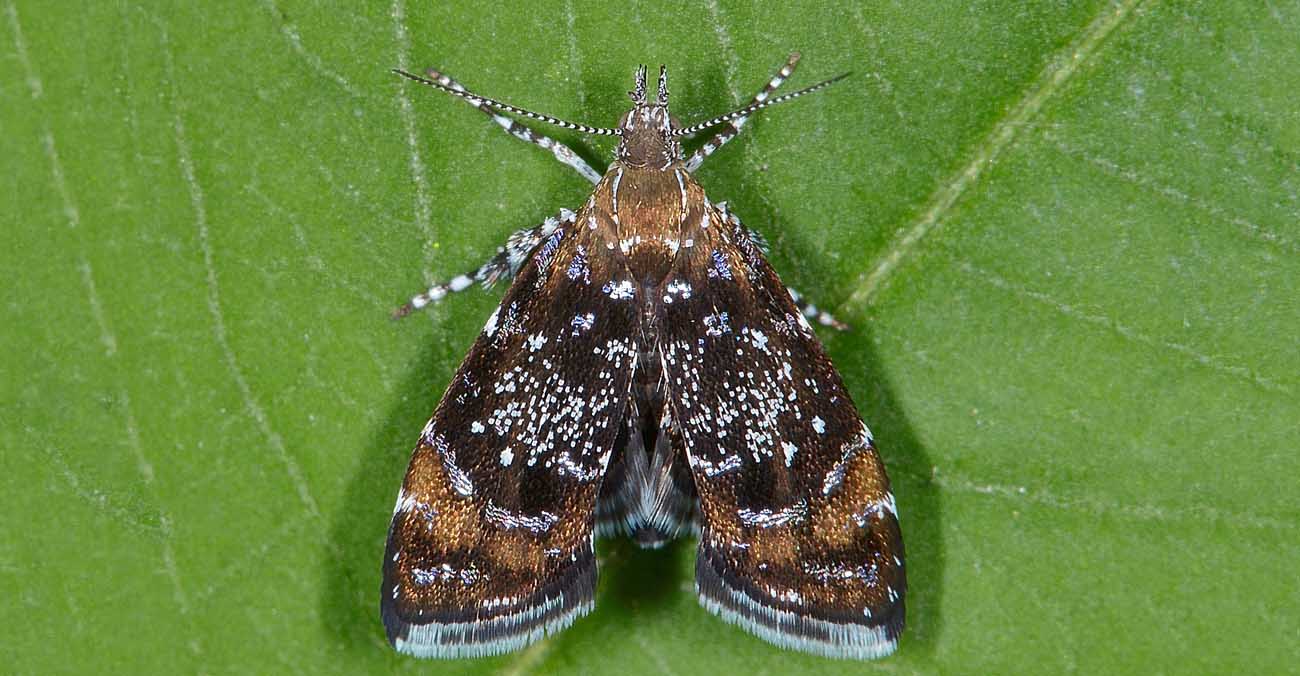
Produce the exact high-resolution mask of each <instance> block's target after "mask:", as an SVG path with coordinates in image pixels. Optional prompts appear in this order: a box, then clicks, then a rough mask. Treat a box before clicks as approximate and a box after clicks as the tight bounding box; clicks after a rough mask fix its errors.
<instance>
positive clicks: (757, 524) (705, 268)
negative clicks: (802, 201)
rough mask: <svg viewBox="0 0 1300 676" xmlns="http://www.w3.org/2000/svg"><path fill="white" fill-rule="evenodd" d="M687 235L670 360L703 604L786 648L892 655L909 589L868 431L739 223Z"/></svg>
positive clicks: (673, 281) (670, 292)
mask: <svg viewBox="0 0 1300 676" xmlns="http://www.w3.org/2000/svg"><path fill="white" fill-rule="evenodd" d="M689 237H690V238H691V242H692V245H693V246H692V247H691V248H685V247H683V249H682V250H681V253H680V254H679V256H678V259H677V263H676V266H675V268H674V272H673V274H672V275H671V276H670V277H669V278H668V279H667V280H666V281H665V284H664V287H663V289H662V298H661V301H662V303H661V305H660V307H659V312H660V313H661V314H660V316H661V321H660V325H661V326H662V327H663V328H662V331H663V333H662V336H661V340H660V344H659V351H660V354H661V359H662V362H663V365H664V369H665V378H666V381H667V383H668V388H669V391H668V396H667V398H668V401H669V405H670V407H671V411H672V415H673V418H674V420H675V422H676V426H677V429H678V431H679V432H680V434H681V435H682V437H683V439H684V442H685V444H684V445H685V449H686V454H687V457H688V459H689V462H690V467H691V470H692V473H693V475H694V477H695V484H696V489H697V490H698V492H699V495H700V501H701V510H702V528H701V530H702V533H701V540H700V550H699V555H698V559H697V563H696V585H697V589H698V592H699V595H700V599H701V602H702V603H703V604H704V605H705V606H706V607H707V608H709V609H710V610H712V611H713V612H715V613H718V614H720V615H721V616H722V617H724V618H725V619H727V620H729V621H731V622H734V623H736V624H739V625H741V626H742V627H744V628H745V629H747V630H749V631H751V632H753V633H755V634H757V635H758V636H760V637H762V638H764V639H767V640H768V641H771V642H773V643H776V644H778V645H781V646H784V647H788V648H794V649H798V650H804V651H809V652H815V653H819V654H823V655H828V656H833V657H853V658H870V657H878V656H881V655H885V654H888V653H890V652H892V651H893V650H894V648H895V647H896V645H897V639H898V636H899V633H900V632H901V631H902V628H903V619H904V603H903V595H904V592H905V590H906V586H907V582H906V577H905V575H904V570H903V541H902V535H901V533H900V531H899V527H898V519H897V514H896V511H895V506H894V497H893V495H892V493H891V492H890V488H889V480H888V478H887V477H886V476H885V468H884V466H883V465H882V464H881V461H880V458H879V456H878V455H877V454H876V451H875V448H874V447H873V444H872V438H871V433H870V431H869V430H868V429H867V427H866V425H865V424H863V422H862V418H861V417H860V416H859V415H858V412H857V409H856V408H855V407H854V405H853V402H852V400H851V399H850V398H849V394H848V392H846V391H845V389H844V384H843V382H842V381H841V380H840V377H839V375H838V374H837V373H836V372H835V369H834V367H832V365H831V362H830V360H829V359H828V358H827V356H826V353H825V351H824V350H823V348H822V346H821V344H820V343H819V342H818V340H817V337H816V336H815V335H814V334H813V331H812V328H811V327H810V326H809V325H808V323H807V321H806V320H804V318H803V316H802V315H801V314H800V312H799V311H798V309H797V308H796V307H795V305H794V303H793V302H792V300H791V298H790V295H789V292H788V291H787V290H786V288H785V286H784V285H783V284H782V283H781V281H780V279H779V278H778V277H777V275H776V273H775V272H774V271H773V270H772V268H771V266H769V265H768V263H767V261H766V260H765V259H764V258H763V255H762V253H761V251H760V250H759V248H758V246H757V244H756V242H755V240H754V239H753V238H752V237H751V236H750V235H749V233H748V231H747V230H746V229H745V228H744V227H743V226H742V225H741V224H740V222H739V220H737V219H735V217H734V216H731V215H729V214H727V213H726V212H725V211H724V210H722V209H719V208H717V207H714V208H713V215H712V217H711V218H710V219H708V221H707V227H704V226H703V225H701V227H697V228H695V229H694V231H693V232H692V233H690V234H689Z"/></svg>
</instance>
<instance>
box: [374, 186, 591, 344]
mask: <svg viewBox="0 0 1300 676" xmlns="http://www.w3.org/2000/svg"><path fill="white" fill-rule="evenodd" d="M574 218H575V216H574V213H573V212H572V211H569V210H568V209H560V213H559V215H558V216H551V217H549V218H547V219H546V220H545V221H542V222H541V223H540V224H538V225H535V226H533V227H531V228H527V229H524V230H517V231H515V232H514V233H513V234H511V235H510V237H509V238H508V239H506V243H505V244H504V245H503V246H499V247H497V252H496V254H495V255H493V256H492V258H489V259H488V260H487V261H486V262H485V263H483V264H482V265H480V266H478V268H477V269H475V270H473V271H472V272H466V273H464V274H461V275H456V276H455V277H452V278H451V279H450V280H448V281H446V282H438V283H436V284H434V285H432V286H430V287H429V289H428V290H427V291H425V292H424V293H420V294H416V295H415V296H414V297H412V298H411V300H409V301H407V302H406V304H404V305H402V307H399V308H397V309H396V310H394V311H393V319H401V318H402V317H405V316H406V315H409V314H411V313H412V312H414V311H416V310H419V309H420V308H423V307H425V306H427V305H430V304H432V303H436V302H438V301H440V300H442V299H443V298H445V297H446V296H447V294H449V293H454V292H456V291H464V290H465V289H468V288H469V287H471V286H473V285H475V284H479V285H481V286H483V287H484V288H487V287H489V286H492V285H493V284H495V283H496V282H497V281H498V280H502V279H504V280H506V281H509V280H511V279H514V276H515V274H516V273H518V272H519V268H520V267H522V266H523V264H524V261H526V260H528V255H529V254H530V253H532V252H533V249H536V248H537V245H538V244H541V243H542V240H544V239H546V238H547V237H550V236H551V234H552V233H554V232H555V229H556V228H558V227H559V226H560V224H561V223H565V224H568V223H573V219H574Z"/></svg>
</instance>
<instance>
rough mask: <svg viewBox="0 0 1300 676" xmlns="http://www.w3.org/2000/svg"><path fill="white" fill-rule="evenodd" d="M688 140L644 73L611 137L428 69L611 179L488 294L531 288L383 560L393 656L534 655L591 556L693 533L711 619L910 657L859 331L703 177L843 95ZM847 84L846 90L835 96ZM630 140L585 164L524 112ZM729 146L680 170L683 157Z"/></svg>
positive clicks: (577, 594)
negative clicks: (779, 263)
mask: <svg viewBox="0 0 1300 676" xmlns="http://www.w3.org/2000/svg"><path fill="white" fill-rule="evenodd" d="M798 58H799V55H798V54H793V55H791V57H790V59H789V60H788V61H787V63H786V64H785V66H784V67H783V68H782V69H781V70H780V71H779V72H778V73H777V75H776V76H775V77H773V78H772V80H771V81H770V82H769V83H768V85H767V87H765V88H764V89H763V90H762V91H760V92H759V93H758V94H757V95H755V97H754V98H753V100H752V101H751V103H750V104H749V105H747V106H745V107H744V108H741V109H739V110H737V111H734V112H731V113H727V114H725V115H721V116H718V117H715V118H712V119H709V120H707V121H705V122H701V123H698V124H694V125H687V126H683V125H681V124H679V123H678V121H677V120H676V118H674V117H673V116H672V115H671V114H670V112H669V109H668V88H667V75H666V71H665V70H664V69H663V68H661V69H660V75H659V87H658V92H657V95H656V96H655V97H654V98H653V100H651V99H650V98H649V97H648V95H647V91H646V72H645V67H644V66H642V67H641V68H640V69H639V70H638V72H637V77H636V86H635V88H634V89H633V91H631V92H630V95H631V97H632V103H633V106H632V109H631V110H630V111H628V112H627V113H626V114H625V115H624V116H623V117H622V119H621V120H619V123H618V126H617V127H612V128H599V127H589V126H586V125H580V124H574V123H570V122H565V121H563V120H559V119H556V118H552V117H549V116H545V115H539V114H537V113H532V112H529V111H526V110H523V109H520V108H516V107H514V106H511V105H509V104H506V103H502V102H499V101H494V100H491V99H487V98H484V97H482V96H479V95H477V94H473V93H471V92H469V91H467V90H466V89H465V88H464V87H462V86H461V85H460V84H458V83H456V82H455V81H454V80H452V79H451V78H449V77H447V76H446V75H444V74H442V73H438V72H436V71H430V72H429V77H428V78H423V77H419V76H416V75H413V74H410V73H406V72H402V71H396V72H398V73H399V74H400V75H402V76H404V77H407V78H409V79H411V80H414V81H416V82H419V83H421V84H425V85H428V86H430V87H433V88H435V89H439V90H442V91H444V92H447V93H449V94H453V95H455V96H458V97H460V98H462V99H464V100H466V101H468V102H469V103H471V104H472V105H474V106H475V107H477V108H479V109H480V110H481V111H483V112H485V113H487V114H488V115H490V116H492V118H493V119H494V120H495V121H496V122H497V123H498V124H500V125H501V127H502V128H503V129H505V130H506V131H507V132H509V133H510V134H512V135H514V136H516V137H519V138H521V139H523V140H526V141H529V142H531V143H534V144H536V145H538V146H541V147H542V148H544V149H547V150H549V151H551V152H552V153H553V154H554V155H555V156H556V158H557V159H559V160H561V161H562V162H564V163H565V164H567V165H569V166H571V167H573V168H574V169H575V170H577V171H578V172H579V173H581V174H582V175H583V176H586V177H588V178H589V179H592V180H593V182H595V184H596V185H595V189H594V190H593V192H592V193H591V195H590V197H588V199H587V200H586V202H585V203H584V204H582V205H581V206H580V207H579V208H578V209H577V210H575V211H571V210H568V209H562V210H561V211H560V212H559V214H558V215H556V216H554V217H551V218H548V219H546V220H545V221H544V222H543V223H542V224H540V225H538V226H536V227H534V228H531V229H528V230H524V231H520V232H517V233H515V234H514V235H512V236H511V238H510V240H509V241H508V242H507V244H506V245H505V246H503V247H502V248H501V249H499V250H498V252H497V255H496V256H495V257H494V258H493V259H492V260H490V261H488V262H487V263H485V264H484V265H483V266H481V267H480V268H479V269H478V270H476V271H475V272H473V273H469V274H465V275H461V276H458V277H456V278H454V279H452V280H451V281H450V282H447V283H446V284H438V285H435V286H433V287H432V288H430V289H429V290H428V291H427V292H425V293H422V294H420V295H418V296H416V297H415V298H413V299H412V300H411V301H410V302H409V303H407V305H405V306H403V307H402V308H401V309H399V310H398V312H397V313H396V314H397V315H399V316H400V315H405V314H407V313H409V312H410V311H412V310H413V309H416V308H419V307H423V306H425V305H428V304H429V303H431V302H434V301H437V300H440V299H441V298H442V297H444V296H445V295H447V293H449V292H452V291H460V290H462V289H465V288H468V287H470V286H472V285H473V284H474V283H475V282H479V283H483V284H490V283H492V282H495V281H496V280H498V279H513V282H512V283H511V285H510V288H509V290H508V291H507V292H506V294H505V297H504V299H503V300H502V302H501V305H500V307H498V308H497V310H496V311H495V312H494V313H493V314H492V316H491V317H490V318H489V319H488V321H487V324H486V326H485V327H484V329H483V332H482V333H481V334H480V335H479V337H478V339H477V340H476V341H475V343H474V345H473V347H472V348H471V349H470V352H469V355H468V356H467V357H466V358H465V361H464V363H462V364H461V366H460V368H459V369H458V370H457V372H456V375H455V377H454V378H453V379H452V382H451V384H450V385H449V386H448V387H447V391H446V393H445V394H444V395H443V398H442V401H441V402H440V403H439V404H438V407H437V409H436V410H435V411H434V413H433V417H432V418H431V419H430V420H429V423H428V424H427V425H426V426H425V428H424V430H423V432H422V433H421V434H420V439H419V441H418V443H417V445H416V447H415V451H414V454H413V455H412V458H411V463H410V467H409V469H408V470H407V473H406V479H405V481H404V482H403V483H402V487H401V490H400V492H399V493H398V498H397V505H396V508H395V510H394V514H393V521H392V525H391V527H390V529H389V535H388V545H387V551H386V553H385V556H384V580H383V587H382V590H381V592H382V593H381V599H382V602H381V614H382V617H383V621H384V626H385V627H386V629H387V633H388V637H389V640H390V641H391V642H392V643H393V645H394V646H395V647H396V648H397V649H398V650H399V651H401V652H405V653H410V654H413V655H418V656H423V657H465V656H478V655H489V654H495V653H501V652H506V651H510V650H515V649H518V648H520V647H522V646H524V645H527V644H528V643H531V642H533V641H536V640H537V639H539V638H541V637H542V636H544V635H547V634H550V633H554V632H556V631H559V630H561V629H563V628H564V627H566V626H568V625H569V624H570V623H572V622H573V621H574V620H575V619H576V618H577V617H579V616H581V615H583V614H585V613H587V612H589V611H590V610H591V608H592V605H593V599H594V592H595V587H596V561H595V557H594V553H593V541H594V539H595V537H596V536H597V535H620V534H622V535H628V536H631V537H633V538H635V540H636V541H637V542H638V543H639V544H641V545H642V546H647V547H655V546H660V545H662V544H663V543H665V542H667V541H669V540H671V539H673V538H676V537H681V536H684V535H687V534H689V533H692V532H695V533H698V535H699V551H698V555H697V559H696V589H697V591H698V594H699V598H700V602H701V603H702V604H703V605H704V606H705V607H706V608H708V609H709V610H710V611H712V612H714V613H716V614H718V615H720V616H722V617H723V618H724V619H726V620H728V621H730V622H733V623H735V624H738V625H740V626H741V627H743V628H745V629H746V630H748V631H750V632H753V633H754V634H756V635H758V636H759V637H761V638H763V639H766V640H768V641H770V642H772V643H775V644H777V645H780V646H783V647H787V648H792V649H796V650H804V651H809V652H813V653H818V654H822V655H827V656H832V657H847V658H871V657H879V656H882V655H887V654H889V653H891V652H893V650H894V649H895V647H896V645H897V640H898V636H899V634H900V633H901V632H902V629H903V621H904V599H903V597H904V592H905V590H906V586H907V583H906V576H905V574H904V569H903V541H902V535H901V533H900V531H899V525H898V518H897V511H896V509H895V504H894V497H893V494H892V493H891V492H890V488H889V480H888V478H887V477H886V475H885V468H884V466H883V464H882V463H881V461H880V457H879V456H878V455H877V453H876V450H875V447H874V442H873V440H872V436H871V432H870V431H869V430H868V429H867V427H866V425H865V424H864V423H863V422H862V418H861V417H860V416H859V415H858V412H857V410H856V408H855V407H854V405H853V402H852V400H851V399H850V397H849V394H848V392H847V391H846V390H845V388H844V384H843V382H842V381H841V379H840V377H839V375H838V374H837V373H836V372H835V369H834V367H833V366H832V365H831V362H830V359H829V358H828V357H827V355H826V352H825V350H824V349H823V348H822V346H821V343H820V342H819V341H818V339H817V337H816V335H815V334H814V333H813V329H812V326H811V325H810V323H809V322H808V319H809V318H812V319H816V320H818V321H819V322H821V323H822V324H826V325H832V326H842V325H839V324H838V322H836V321H835V319H834V318H833V317H831V316H830V315H828V314H826V313H824V312H821V311H818V310H817V309H816V308H815V307H814V306H813V305H811V304H809V303H806V302H804V301H803V300H802V299H801V298H800V297H799V296H798V294H795V293H794V292H792V291H790V290H788V289H787V288H786V287H785V285H783V284H782V283H781V280H780V279H779V278H778V277H777V274H776V272H775V271H774V270H773V269H772V267H771V266H770V265H769V264H768V262H767V259H766V257H765V255H764V253H765V248H766V247H765V244H764V241H763V240H762V238H761V237H759V236H758V234H757V233H755V232H754V231H751V230H749V229H748V228H747V227H745V226H744V225H742V224H741V222H740V219H739V218H738V217H737V216H736V215H735V214H734V213H732V212H731V210H730V209H729V208H728V207H727V205H726V204H725V203H713V202H711V201H710V200H709V198H708V197H707V195H706V194H705V191H704V188H703V187H701V186H700V184H699V183H697V182H696V180H695V178H694V177H693V175H692V173H693V172H694V171H695V169H697V168H698V167H699V166H700V164H701V162H702V161H703V160H704V159H705V158H706V157H708V156H709V155H710V154H711V153H713V152H714V151H716V150H717V149H718V148H720V147H721V146H722V145H723V144H725V143H726V142H727V141H729V140H731V139H732V138H734V137H735V135H736V134H737V133H738V132H739V131H740V129H741V127H742V126H743V125H744V124H745V122H746V121H747V119H748V116H750V115H752V114H753V113H755V112H757V111H758V110H761V109H763V108H766V107H768V106H772V105H775V104H777V103H781V102H783V101H787V100H789V99H792V98H795V97H797V96H801V95H803V94H806V93H809V92H812V91H816V90H818V89H821V88H823V87H826V86H828V85H830V84H831V83H833V82H835V81H837V80H839V79H840V78H833V79H830V80H826V81H824V82H821V83H819V84H816V85H813V86H812V87H808V88H806V89H803V90H800V91H796V92H794V93H791V94H787V95H784V96H780V97H776V98H771V95H772V93H773V92H774V91H775V90H776V89H777V87H779V86H780V85H781V83H782V82H784V80H785V79H786V78H787V77H789V75H790V74H791V73H792V72H793V71H794V68H795V65H796V63H797V62H798ZM840 77H843V76H840ZM503 113H513V114H516V115H521V116H523V117H527V118H532V119H535V120H540V121H542V122H546V123H550V124H556V125H559V126H562V127H566V128H569V129H576V130H579V131H582V132H585V133H590V134H604V135H614V136H617V137H618V146H617V149H616V150H615V154H614V161H613V163H612V164H610V166H609V168H608V169H607V170H606V171H604V172H603V173H602V172H597V171H595V170H594V169H592V168H591V167H590V166H589V165H588V164H587V163H586V162H585V161H584V160H583V159H582V158H581V157H579V156H578V155H577V153H574V152H573V151H572V150H571V149H569V148H567V147H566V146H564V145H563V144H560V143H558V142H557V141H555V140H553V139H550V138H548V137H546V136H542V135H540V134H538V133H537V132H535V131H533V130H531V129H529V128H527V127H525V126H523V125H522V124H520V123H519V122H517V121H515V120H513V119H511V118H509V117H506V116H505V115H504V114H503ZM713 127H721V130H720V131H719V132H718V133H717V134H715V135H714V136H713V137H712V138H710V139H709V140H707V141H706V142H705V143H704V145H702V146H700V147H699V148H698V149H696V150H695V151H693V152H692V153H691V154H689V155H687V154H686V153H685V152H684V150H683V148H682V145H681V141H682V139H683V138H684V137H687V136H690V135H692V134H694V133H696V132H700V131H704V130H706V129H710V128H713Z"/></svg>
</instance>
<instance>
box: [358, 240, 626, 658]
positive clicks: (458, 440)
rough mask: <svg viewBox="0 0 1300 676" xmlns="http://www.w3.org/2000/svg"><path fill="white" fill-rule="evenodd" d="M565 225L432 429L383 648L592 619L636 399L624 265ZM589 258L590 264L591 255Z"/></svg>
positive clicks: (504, 635)
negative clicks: (628, 414) (595, 536)
mask: <svg viewBox="0 0 1300 676" xmlns="http://www.w3.org/2000/svg"><path fill="white" fill-rule="evenodd" d="M591 237H592V235H591V234H590V231H589V230H588V229H587V228H575V227H574V226H573V219H572V218H570V219H567V220H566V221H564V222H561V223H559V224H558V228H557V229H555V230H554V232H553V233H552V234H551V235H550V236H549V237H548V238H547V239H545V240H544V241H543V242H542V243H541V244H540V245H539V246H538V248H537V249H536V251H535V252H533V254H532V255H531V257H530V259H529V261H528V262H527V263H526V264H525V266H524V269H523V270H521V271H520V273H519V276H518V277H517V278H516V280H515V282H514V284H513V285H512V286H511V287H510V289H509V291H507V293H506V295H505V298H504V300H503V301H502V303H501V306H500V307H499V308H498V309H497V311H496V312H494V313H493V314H492V317H491V318H490V319H489V320H488V322H487V325H486V326H485V328H484V329H483V332H482V334H481V335H480V336H479V337H478V339H477V340H476V341H475V343H474V346H473V348H471V350H470V352H469V355H468V356H467V357H466V358H465V361H464V363H462V364H461V366H460V368H459V369H458V370H457V372H456V375H455V377H454V379H453V380H452V382H451V384H450V385H449V386H448V387H447V390H446V393H445V394H444V395H443V398H442V401H441V402H440V403H439V404H438V407H437V409H436V410H435V411H434V414H433V417H432V419H431V420H430V421H429V423H428V424H427V425H426V426H425V429H424V431H423V433H422V434H421V435H420V440H419V442H418V444H417V445H416V447H415V451H414V453H413V455H412V458H411V463H410V467H409V468H408V470H407V473H406V479H405V481H404V482H403V484H402V489H401V492H400V493H399V495H398V500H397V506H396V508H395V510H394V514H393V521H392V525H391V526H390V528H389V535H388V545H387V550H386V554H385V557H384V582H383V588H382V602H381V611H382V615H383V619H384V625H385V627H386V629H387V632H388V637H389V640H390V641H392V642H393V645H394V646H395V647H396V648H397V649H398V650H400V651H403V652H408V653H412V654H416V655H421V656H433V657H459V656H472V655H486V654H493V653H499V652H505V651H508V650H512V649H515V648H518V647H520V646H522V645H524V644H526V643H529V642H531V641H533V640H536V639H537V638H539V637H541V636H542V635H543V634H545V633H550V632H554V631H557V630H558V629H560V628H562V627H564V626H566V625H567V624H569V623H570V622H572V621H573V619H574V618H575V617H577V616H578V615H580V614H583V613H585V612H586V611H587V610H589V609H590V606H591V602H592V597H593V590H594V587H595V579H596V571H595V560H594V558H593V553H592V529H593V525H594V512H595V501H596V496H597V494H598V492H599V490H600V485H601V479H602V477H603V475H604V472H605V469H606V466H607V464H608V462H609V458H610V454H611V453H612V451H613V447H614V442H615V438H616V436H617V434H618V431H619V427H620V424H621V423H622V418H623V413H624V408H625V406H626V404H627V401H628V399H629V396H628V392H629V387H630V383H631V374H632V369H633V362H634V355H635V353H636V349H637V347H636V345H634V344H633V342H632V340H633V336H634V335H637V332H636V331H635V330H634V329H635V326H636V322H637V320H638V316H639V315H638V313H637V312H636V307H637V305H636V297H635V294H634V291H633V290H632V288H631V284H630V283H629V284H627V286H626V287H619V286H617V285H616V286H615V287H611V285H610V284H608V283H606V282H608V281H609V280H617V279H620V278H624V277H626V275H625V274H620V270H618V269H614V268H616V267H617V268H621V266H622V263H621V262H618V261H616V260H615V259H613V258H610V257H609V256H605V255H599V254H604V253H605V251H606V249H605V248H604V247H603V246H600V247H599V248H596V247H593V246H592V243H591V242H590V241H589V240H590V239H591ZM593 254H597V255H593Z"/></svg>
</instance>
